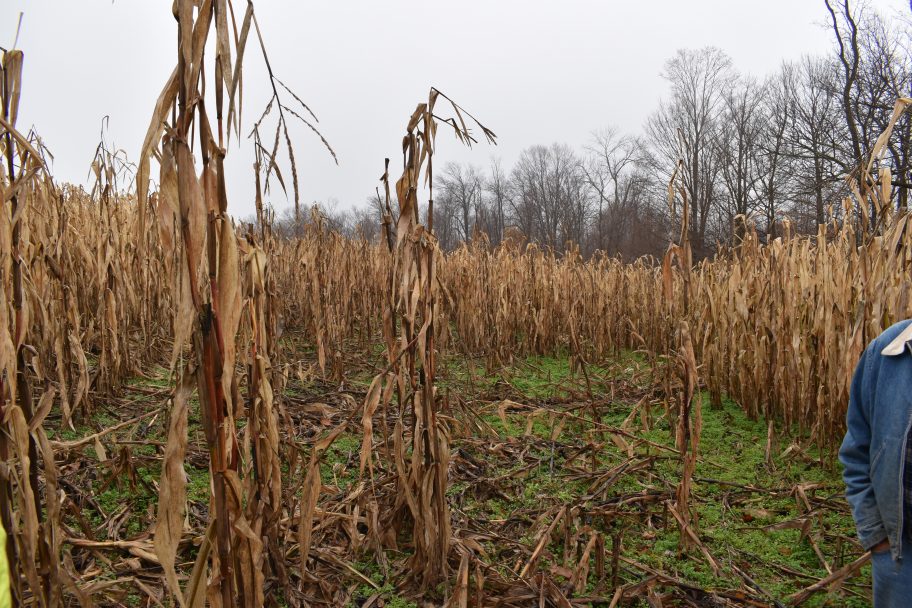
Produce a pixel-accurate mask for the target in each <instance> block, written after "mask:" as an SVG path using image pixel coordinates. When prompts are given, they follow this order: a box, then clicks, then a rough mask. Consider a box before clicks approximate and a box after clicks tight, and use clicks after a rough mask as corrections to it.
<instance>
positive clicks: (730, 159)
mask: <svg viewBox="0 0 912 608" xmlns="http://www.w3.org/2000/svg"><path fill="white" fill-rule="evenodd" d="M765 94H766V92H765V90H764V88H763V87H762V86H761V85H759V84H758V83H757V82H756V81H755V80H754V79H753V78H749V77H743V78H739V79H738V80H737V81H736V82H735V84H734V86H733V87H732V88H730V89H728V90H726V91H724V92H723V94H722V98H723V106H722V112H721V126H720V128H719V130H718V134H717V136H716V138H715V153H716V154H718V156H719V163H720V164H719V167H720V169H721V176H722V183H723V185H724V189H725V192H726V195H727V196H726V197H725V199H726V202H727V204H726V205H724V207H723V210H724V213H725V215H726V217H725V219H726V220H727V225H728V229H727V230H726V233H727V234H734V236H735V238H736V240H740V239H742V238H743V237H744V232H745V228H746V226H747V222H748V221H749V219H750V216H751V215H752V213H753V211H754V209H755V207H756V205H757V191H756V187H757V182H758V180H759V174H758V166H757V165H758V161H757V157H758V154H759V153H760V149H759V144H760V138H761V133H762V129H763V125H764V120H763V116H762V106H761V104H762V101H763V98H764V96H765ZM738 218H740V219H738Z"/></svg>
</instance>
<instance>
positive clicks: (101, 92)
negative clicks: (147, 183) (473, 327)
mask: <svg viewBox="0 0 912 608" xmlns="http://www.w3.org/2000/svg"><path fill="white" fill-rule="evenodd" d="M234 4H235V10H236V16H237V18H238V20H240V19H241V18H242V15H243V11H244V8H245V4H246V3H244V2H242V1H240V0H234ZM870 4H871V5H872V7H874V8H876V9H877V10H879V11H881V12H882V13H884V14H886V15H894V16H897V15H902V16H907V15H909V11H910V8H909V3H908V2H906V0H871V2H870ZM255 6H256V11H257V15H258V19H259V23H260V27H261V29H262V31H263V35H264V38H265V41H266V46H267V50H268V52H269V55H270V60H271V63H272V66H273V69H274V71H275V73H276V75H277V76H278V77H279V78H281V79H282V80H283V81H284V82H285V83H286V84H287V85H289V86H290V87H291V88H292V89H293V90H294V91H295V92H297V93H298V94H299V96H300V97H301V98H302V99H303V100H304V101H305V102H306V103H307V104H308V105H309V106H310V107H311V108H312V109H313V111H314V112H315V113H316V115H317V117H318V118H319V119H320V125H319V126H320V129H321V130H322V132H323V134H324V135H325V136H326V137H327V139H328V140H329V141H330V143H331V144H332V146H333V147H334V148H335V150H336V152H337V154H338V156H339V166H338V167H337V166H336V165H335V164H334V163H333V162H332V159H331V158H330V156H329V154H328V153H327V152H326V151H325V150H324V149H323V147H322V144H321V143H320V142H319V140H318V139H316V138H315V137H314V136H312V134H311V133H310V132H309V131H308V130H306V129H305V128H303V127H300V126H295V127H294V128H293V132H292V137H293V142H294V145H295V151H296V153H297V154H296V156H297V166H298V173H299V179H300V183H301V191H302V194H301V203H302V205H307V204H309V203H310V202H312V201H324V202H325V201H330V200H332V199H335V200H336V201H338V206H339V207H340V208H349V207H352V206H354V205H360V204H362V203H363V202H364V200H365V199H366V198H367V197H368V196H369V195H370V194H371V193H373V191H374V188H375V186H376V185H377V184H378V183H379V182H378V181H377V179H378V177H379V176H380V174H381V173H382V169H383V159H384V157H390V159H391V161H390V166H391V169H390V173H391V176H392V178H393V180H395V179H396V178H398V176H399V173H400V167H401V148H400V144H401V139H402V135H403V133H404V130H405V126H406V122H407V120H408V118H409V116H410V115H411V113H412V111H413V110H414V109H415V105H416V104H417V103H418V102H420V101H425V100H426V99H427V93H428V90H429V88H430V87H431V86H436V87H437V88H438V89H440V90H441V91H443V92H444V93H446V94H447V95H449V96H450V97H452V98H453V99H455V100H456V101H457V102H458V103H460V104H461V105H462V106H463V107H465V108H466V109H467V110H468V111H469V112H472V113H473V114H474V115H475V116H477V117H478V118H479V119H480V120H481V121H482V122H483V123H484V124H485V125H486V126H487V127H489V128H490V129H492V130H494V132H496V133H497V135H498V145H497V146H496V147H492V146H489V145H487V144H485V143H484V141H483V139H482V140H481V141H480V143H479V145H477V146H475V147H474V148H473V149H472V150H463V149H461V144H459V143H458V142H457V141H456V140H455V138H454V137H453V136H452V134H451V133H448V132H444V131H443V130H440V131H439V132H438V145H437V156H435V167H438V168H440V167H442V166H443V163H445V162H446V161H448V160H456V161H460V162H465V161H470V162H473V163H475V164H478V165H482V166H484V165H487V164H488V163H489V162H490V160H491V158H492V157H493V156H497V157H499V158H501V159H502V161H503V165H504V167H505V169H509V167H510V166H511V165H512V163H513V161H514V160H515V159H516V158H517V156H518V155H519V153H520V151H521V150H522V149H523V148H526V147H527V146H530V145H534V144H550V143H552V142H561V143H566V144H569V145H570V146H572V147H574V148H575V149H580V148H582V146H583V145H584V144H585V143H586V142H587V141H588V140H589V138H590V134H591V132H592V131H593V130H596V129H598V128H601V127H605V126H608V125H615V126H617V127H618V128H620V129H621V130H622V131H624V132H629V133H639V132H640V131H641V127H642V125H643V123H644V121H645V120H646V118H647V116H648V115H649V114H650V113H651V112H653V111H654V110H655V109H656V107H657V106H658V104H659V102H660V100H661V98H662V96H663V95H665V93H666V90H667V86H666V83H665V81H664V80H662V78H661V76H660V73H661V71H662V67H663V64H664V62H665V61H666V60H667V59H668V58H669V57H671V56H672V55H673V54H674V52H675V51H676V50H677V49H679V48H683V47H688V48H698V47H702V46H707V45H714V46H718V47H720V48H722V49H723V50H725V51H726V52H727V53H728V54H729V55H731V57H732V58H733V60H734V63H735V66H736V67H737V68H738V69H739V70H740V71H742V72H745V73H750V74H754V75H756V76H758V77H762V76H764V75H766V74H768V73H770V72H772V71H774V70H775V69H776V68H777V67H778V65H779V64H780V63H781V62H782V61H783V60H787V59H797V58H799V57H800V56H801V55H802V54H806V53H812V54H822V53H826V52H829V50H830V48H831V44H832V33H831V32H830V30H829V29H827V27H826V18H827V16H828V15H827V13H826V10H825V7H824V4H823V0H754V1H748V0H687V1H684V2H682V1H680V0H639V1H634V2H627V1H624V2H621V1H617V0H602V1H596V0H560V1H554V0H551V1H543V0H525V1H521V0H460V1H459V2H439V1H436V0H384V1H377V0H332V1H330V0H322V1H297V0H296V1H290V0H288V1H279V0H257V1H256V3H255ZM20 11H24V12H25V17H24V21H23V27H22V34H21V35H20V38H19V45H18V48H20V49H22V50H23V51H24V52H25V70H24V76H23V95H22V103H21V108H20V114H19V124H18V126H19V128H20V129H22V130H27V129H28V127H30V126H32V125H34V126H35V127H36V128H37V129H38V131H39V133H40V134H41V135H42V137H43V139H44V141H45V143H46V144H47V145H48V147H49V148H50V150H51V151H52V152H53V154H54V156H55V160H54V164H53V172H54V175H55V177H56V178H57V179H58V180H59V181H71V182H74V183H88V169H89V165H90V163H91V160H92V155H93V153H94V150H95V146H96V145H97V143H98V140H99V133H100V129H101V121H102V117H103V116H105V115H109V116H110V128H109V131H108V139H109V141H113V143H114V144H115V145H116V147H118V148H122V149H124V150H125V151H126V152H127V155H128V157H129V158H130V160H132V161H135V160H136V158H137V156H138V154H139V149H140V146H141V145H142V139H143V136H144V134H145V131H146V128H147V127H148V124H149V119H150V117H151V113H152V109H153V106H154V103H155V100H156V98H157V97H158V94H159V91H160V90H161V87H162V86H163V84H164V82H165V79H166V78H167V77H168V75H169V74H170V73H171V70H172V69H173V67H174V65H175V62H176V52H177V51H176V43H175V38H176V31H177V26H176V23H175V21H174V19H173V17H172V15H171V2H170V1H168V0H158V1H152V0H117V1H116V2H114V3H112V2H110V1H109V0H78V1H77V0H56V1H51V0H0V46H3V47H7V48H8V47H9V46H11V45H12V43H13V38H14V36H15V30H16V23H17V20H18V16H19V13H20ZM238 27H240V24H239V25H238ZM244 73H245V78H244V115H243V117H242V118H243V124H242V139H241V142H240V144H241V145H240V147H238V146H237V145H236V140H233V141H232V147H231V148H230V149H229V152H228V159H227V170H228V176H227V177H228V188H229V190H228V195H229V197H228V200H229V212H231V213H232V214H235V215H239V216H247V215H249V214H251V213H252V212H253V192H254V187H253V171H252V169H251V166H252V163H253V152H252V146H251V142H250V140H248V139H246V136H247V134H248V132H249V130H250V127H251V125H252V122H253V120H255V119H256V118H257V117H258V116H259V114H260V112H261V110H262V109H263V107H264V105H265V103H266V100H267V99H268V97H269V95H270V94H271V91H270V90H269V85H268V78H267V76H266V71H265V68H264V65H263V62H262V59H261V54H260V50H259V47H258V44H257V42H256V39H255V37H254V35H253V33H251V37H250V39H249V40H248V46H247V53H246V59H245V65H244ZM288 101H291V100H290V98H289V99H288ZM441 101H442V100H441ZM438 103H440V102H438ZM156 174H157V168H153V176H155V175H156ZM285 175H286V181H287V183H288V185H289V188H290V185H291V183H290V182H291V175H290V171H287V170H286V172H285ZM269 198H270V200H271V202H272V203H273V205H274V206H275V207H276V209H277V210H282V209H284V208H286V207H288V206H290V205H291V204H293V199H292V195H291V192H290V190H289V195H288V198H286V197H285V195H284V194H283V193H282V191H281V189H280V188H278V185H277V184H276V185H275V187H274V189H273V191H272V193H271V196H270V197H269Z"/></svg>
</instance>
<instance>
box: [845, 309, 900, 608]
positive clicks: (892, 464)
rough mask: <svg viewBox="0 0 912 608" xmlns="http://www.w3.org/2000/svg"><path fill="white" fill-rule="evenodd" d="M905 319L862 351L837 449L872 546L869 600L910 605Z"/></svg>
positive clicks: (862, 531) (862, 537)
mask: <svg viewBox="0 0 912 608" xmlns="http://www.w3.org/2000/svg"><path fill="white" fill-rule="evenodd" d="M910 431H912V320H907V321H902V322H900V323H897V324H896V325H893V326H892V327H890V328H889V329H888V330H886V331H885V332H884V333H882V334H881V335H880V336H879V337H877V338H876V339H875V340H874V341H873V342H871V344H869V345H868V347H867V348H866V349H865V351H864V353H863V354H862V355H861V359H860V360H859V361H858V365H857V367H856V368H855V374H854V376H853V377H852V386H851V389H850V394H849V409H848V413H847V416H846V435H845V439H844V440H843V442H842V446H841V448H840V449H839V460H840V462H842V464H843V467H844V468H843V480H844V481H845V485H846V499H847V500H848V501H849V504H850V505H851V506H852V517H853V518H854V519H855V527H856V529H857V532H858V539H859V541H860V542H861V546H862V547H863V548H864V549H866V550H870V551H871V570H872V578H873V583H874V606H875V608H891V607H894V606H897V607H898V606H912V440H910V438H909V434H910Z"/></svg>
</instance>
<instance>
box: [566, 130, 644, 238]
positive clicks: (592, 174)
mask: <svg viewBox="0 0 912 608" xmlns="http://www.w3.org/2000/svg"><path fill="white" fill-rule="evenodd" d="M586 152H587V158H586V159H585V160H584V161H583V163H582V165H581V169H582V171H583V175H584V176H585V178H586V183H587V184H588V185H589V187H590V188H591V190H592V192H593V194H594V195H595V201H596V203H595V204H596V209H595V221H594V223H593V229H594V234H592V235H591V238H590V242H591V249H593V250H594V249H601V250H603V251H608V252H609V253H614V252H617V251H619V249H620V240H621V238H622V237H623V235H624V234H625V233H626V231H627V229H628V227H629V224H630V222H631V221H632V220H633V219H634V218H633V215H632V213H631V212H630V211H631V210H630V209H629V206H630V205H631V203H632V201H633V197H631V196H630V195H631V194H632V193H633V192H634V190H635V186H636V184H637V183H638V182H637V180H631V179H628V178H629V174H630V173H632V171H633V169H634V168H635V166H636V163H637V161H638V159H639V158H640V143H639V142H638V141H637V140H636V139H634V138H633V137H630V136H628V135H621V134H620V133H619V132H618V131H617V129H616V128H614V127H607V128H605V129H601V130H599V131H596V132H594V133H593V134H592V139H591V141H590V143H589V145H587V146H586Z"/></svg>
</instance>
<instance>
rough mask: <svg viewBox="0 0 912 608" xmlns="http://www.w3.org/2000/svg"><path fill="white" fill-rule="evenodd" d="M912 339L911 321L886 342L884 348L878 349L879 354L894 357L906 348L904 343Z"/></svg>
mask: <svg viewBox="0 0 912 608" xmlns="http://www.w3.org/2000/svg"><path fill="white" fill-rule="evenodd" d="M910 341H912V323H910V324H909V325H908V327H906V328H905V329H904V330H902V332H901V333H900V334H899V335H898V336H896V337H895V338H894V339H893V341H892V342H890V343H889V344H887V346H886V348H884V349H883V350H882V351H880V354H881V355H886V356H888V357H895V356H897V355H901V354H903V352H905V350H906V345H907V344H908V343H909V342H910Z"/></svg>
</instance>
